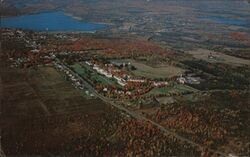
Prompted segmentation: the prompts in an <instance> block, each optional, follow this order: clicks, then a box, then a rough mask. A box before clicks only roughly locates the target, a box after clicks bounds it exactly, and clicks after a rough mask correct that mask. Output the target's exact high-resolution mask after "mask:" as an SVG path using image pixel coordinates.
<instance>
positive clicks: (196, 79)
mask: <svg viewBox="0 0 250 157" xmlns="http://www.w3.org/2000/svg"><path fill="white" fill-rule="evenodd" d="M200 81H201V79H200V78H199V77H193V76H185V77H184V76H182V75H181V76H180V77H178V78H177V82H179V83H180V84H200Z"/></svg>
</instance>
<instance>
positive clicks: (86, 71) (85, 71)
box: [71, 63, 118, 85]
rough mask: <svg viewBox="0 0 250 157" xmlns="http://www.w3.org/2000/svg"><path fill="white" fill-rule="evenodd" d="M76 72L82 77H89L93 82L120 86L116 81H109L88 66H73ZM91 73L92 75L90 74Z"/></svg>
mask: <svg viewBox="0 0 250 157" xmlns="http://www.w3.org/2000/svg"><path fill="white" fill-rule="evenodd" d="M71 67H72V68H73V69H74V71H75V72H77V73H78V74H79V75H80V76H82V77H85V78H86V77H87V79H90V80H92V81H93V82H94V81H96V82H99V83H101V84H104V85H118V84H117V83H116V81H115V80H112V79H109V78H107V77H105V76H102V75H100V74H98V73H97V72H96V71H94V70H92V68H91V67H89V66H88V65H80V64H78V63H76V64H74V65H71ZM90 72H91V73H90Z"/></svg>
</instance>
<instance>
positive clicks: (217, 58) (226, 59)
mask: <svg viewBox="0 0 250 157" xmlns="http://www.w3.org/2000/svg"><path fill="white" fill-rule="evenodd" d="M188 53H189V54H191V55H193V56H194V58H196V59H202V60H205V61H207V62H210V63H225V64H233V65H250V61H249V60H246V59H242V58H237V57H234V56H229V55H226V54H223V53H220V52H214V51H211V50H206V49H197V50H193V51H188ZM210 54H212V56H213V57H214V58H212V59H210V58H209V57H208V56H209V55H210Z"/></svg>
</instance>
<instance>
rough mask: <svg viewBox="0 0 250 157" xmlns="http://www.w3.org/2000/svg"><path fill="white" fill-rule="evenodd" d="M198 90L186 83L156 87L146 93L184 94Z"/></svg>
mask: <svg viewBox="0 0 250 157" xmlns="http://www.w3.org/2000/svg"><path fill="white" fill-rule="evenodd" d="M196 91H197V90H196V89H194V88H192V87H189V86H185V85H179V84H177V85H174V86H166V87H162V88H154V89H152V90H151V91H150V92H149V93H147V94H146V95H161V94H164V95H165V94H166V95H168V94H169V95H171V94H177V95H178V94H183V93H187V92H196Z"/></svg>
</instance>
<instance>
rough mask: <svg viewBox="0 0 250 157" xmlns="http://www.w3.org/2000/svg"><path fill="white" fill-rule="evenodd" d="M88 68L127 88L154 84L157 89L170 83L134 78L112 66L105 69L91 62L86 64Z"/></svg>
mask: <svg viewBox="0 0 250 157" xmlns="http://www.w3.org/2000/svg"><path fill="white" fill-rule="evenodd" d="M85 63H86V64H87V65H88V66H92V67H93V70H95V71H96V72H97V73H99V74H100V75H104V76H105V77H107V78H114V79H115V80H116V81H117V83H118V84H119V85H121V86H123V87H124V86H126V85H127V84H128V83H147V82H150V83H152V84H153V85H154V86H155V87H159V86H165V85H168V82H166V81H151V80H148V79H145V78H140V77H134V76H131V75H128V74H126V72H124V71H122V70H120V69H117V68H115V66H114V65H113V64H112V63H110V64H105V65H104V66H103V67H101V65H100V64H96V63H91V62H89V61H86V62H85Z"/></svg>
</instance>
